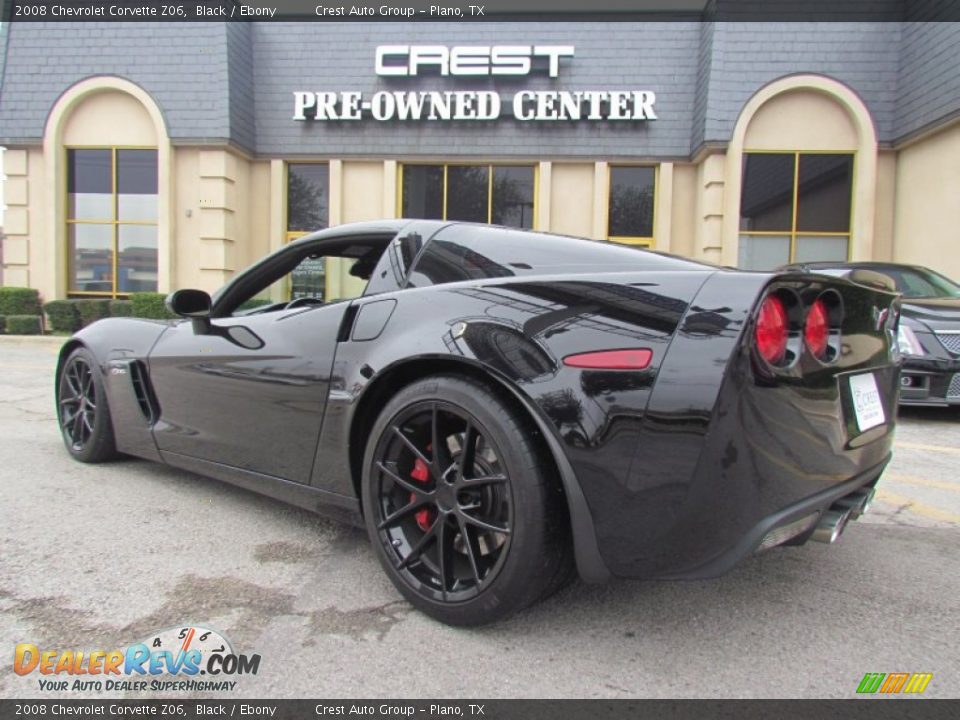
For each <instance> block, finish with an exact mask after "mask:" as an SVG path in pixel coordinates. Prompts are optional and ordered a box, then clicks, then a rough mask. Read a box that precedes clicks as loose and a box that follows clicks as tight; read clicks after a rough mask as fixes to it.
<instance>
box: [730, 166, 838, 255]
mask: <svg viewBox="0 0 960 720" xmlns="http://www.w3.org/2000/svg"><path fill="white" fill-rule="evenodd" d="M852 190H853V155H851V154H840V153H800V152H791V153H768V152H756V153H745V154H744V156H743V184H742V190H741V194H740V253H739V265H740V267H742V268H744V269H748V270H770V269H773V268H775V267H777V266H778V265H783V264H784V263H788V262H813V261H816V260H840V261H845V260H846V259H847V256H848V253H849V250H850V207H851V194H852Z"/></svg>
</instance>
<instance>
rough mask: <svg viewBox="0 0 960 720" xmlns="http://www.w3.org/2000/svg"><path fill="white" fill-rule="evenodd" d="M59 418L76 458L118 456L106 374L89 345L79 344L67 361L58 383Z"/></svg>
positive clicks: (91, 459) (88, 459)
mask: <svg viewBox="0 0 960 720" xmlns="http://www.w3.org/2000/svg"><path fill="white" fill-rule="evenodd" d="M57 419H58V420H59V422H60V432H61V434H62V435H63V442H64V444H65V445H66V446H67V451H68V452H69V453H70V454H71V455H72V456H73V457H74V458H75V459H77V460H79V461H80V462H87V463H97V462H103V461H105V460H111V459H113V458H114V457H116V455H117V450H116V445H115V443H114V438H113V424H112V421H111V420H110V408H109V407H108V406H107V394H106V392H104V389H103V377H102V376H101V374H100V369H99V367H98V366H97V361H96V358H94V356H93V354H92V353H91V352H90V351H89V350H87V349H86V348H82V347H80V348H77V349H76V350H74V351H73V352H72V353H70V355H69V357H67V359H66V361H65V362H64V363H63V369H62V370H61V372H60V378H59V380H58V383H57Z"/></svg>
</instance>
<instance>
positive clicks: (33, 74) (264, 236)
mask: <svg viewBox="0 0 960 720" xmlns="http://www.w3.org/2000/svg"><path fill="white" fill-rule="evenodd" d="M0 33H2V36H0V41H2V45H3V47H2V52H0V63H2V65H0V78H2V85H0V145H3V146H5V147H6V148H7V151H6V153H5V157H4V172H5V175H6V188H5V190H6V193H5V195H6V197H5V199H6V204H7V210H6V217H5V227H4V232H5V235H6V237H5V238H4V240H3V247H2V283H3V284H4V285H17V286H30V287H35V288H38V289H39V290H40V291H41V293H42V295H43V297H44V299H45V300H51V299H55V298H63V297H98V296H99V297H118V296H120V297H122V296H124V295H126V294H128V293H130V292H137V291H147V290H158V291H161V292H166V291H168V290H170V289H172V288H176V287H200V288H203V289H206V290H214V289H215V288H217V287H219V286H220V285H222V284H223V283H224V282H225V281H227V280H229V279H230V278H231V277H233V276H234V275H235V274H236V273H237V272H238V271H240V270H241V269H243V268H244V267H245V266H247V265H248V264H250V263H251V262H253V261H254V260H256V259H257V258H259V257H261V256H262V255H264V254H266V253H268V252H270V251H272V250H275V249H277V248H279V247H281V246H283V245H284V243H287V242H289V241H290V240H291V239H293V238H296V237H298V236H300V235H303V234H304V233H306V232H308V231H312V230H315V229H318V228H321V227H326V226H330V225H337V224H341V223H347V222H352V221H358V220H370V219H377V218H394V217H411V218H441V219H444V218H445V219H450V220H469V221H477V222H484V223H486V222H493V223H499V224H504V225H511V226H516V227H524V228H531V229H536V230H542V231H549V232H554V233H562V234H571V235H580V236H585V237H589V238H595V239H597V240H606V241H613V242H621V243H628V244H632V245H638V246H645V247H650V248H653V249H655V250H658V251H664V252H670V253H676V254H679V255H683V256H688V257H692V258H699V259H703V260H707V261H710V262H714V263H719V264H723V265H731V266H739V267H744V268H753V269H767V268H772V267H775V266H777V265H779V264H782V263H786V262H789V261H805V260H807V261H812V260H822V259H847V258H849V259H854V260H893V261H897V262H906V263H919V264H923V265H927V266H930V267H932V268H934V269H937V270H939V271H941V272H943V273H946V274H948V275H951V276H953V277H954V278H960V23H945V22H941V23H922V22H899V21H898V22H825V23H809V22H791V23H772V22H703V21H701V20H698V19H697V18H691V19H690V20H689V21H686V20H683V19H682V18H681V19H676V20H673V21H669V22H668V21H664V22H577V23H566V22H552V23H551V22H544V23H533V22H518V23H493V22H490V23H481V22H464V23H430V22H421V23H405V22H389V23H363V22H343V23H340V22H336V23H335V22H314V23H301V24H291V23H283V22H257V23H155V24H154V23H142V22H140V23H93V22H84V23H12V24H11V23H4V24H3V27H2V30H0ZM324 282H325V286H326V287H325V291H326V295H327V296H328V297H330V298H334V297H343V296H346V295H349V294H350V293H351V292H354V291H355V290H356V285H355V283H357V282H358V281H357V280H356V279H354V278H352V277H350V276H349V275H348V273H347V268H346V267H342V266H336V265H334V264H333V263H331V265H330V266H329V267H327V268H326V275H325V280H324Z"/></svg>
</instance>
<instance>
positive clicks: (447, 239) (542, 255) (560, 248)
mask: <svg viewBox="0 0 960 720" xmlns="http://www.w3.org/2000/svg"><path fill="white" fill-rule="evenodd" d="M657 268H662V269H665V270H694V269H700V270H702V269H703V266H702V265H700V264H698V263H695V262H691V261H686V260H682V259H680V258H674V257H670V256H665V255H659V254H657V253H652V252H647V251H644V250H640V249H638V248H634V247H630V246H626V245H618V244H616V243H611V242H604V241H599V240H596V241H592V240H582V239H580V238H570V237H564V236H562V235H547V234H543V233H535V232H524V231H520V230H517V231H514V230H504V229H503V228H492V227H482V226H476V225H457V224H455V225H449V226H447V227H445V228H443V229H442V230H440V232H438V233H437V234H436V235H435V236H434V237H433V239H432V240H431V241H430V243H429V244H428V245H427V247H426V248H425V249H424V251H423V253H422V254H421V256H420V259H419V260H418V261H417V264H416V266H415V267H414V269H413V272H412V273H411V276H410V285H412V286H414V287H424V286H427V285H442V284H445V283H452V282H462V281H465V280H486V279H489V278H498V277H514V276H516V277H521V276H524V275H552V274H557V275H566V274H571V273H591V272H596V273H600V272H619V271H623V270H651V269H657Z"/></svg>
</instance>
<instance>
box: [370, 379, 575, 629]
mask: <svg viewBox="0 0 960 720" xmlns="http://www.w3.org/2000/svg"><path fill="white" fill-rule="evenodd" d="M530 435H531V433H530V430H529V427H528V424H527V422H525V421H524V418H522V417H520V416H519V415H518V414H517V413H516V412H515V411H514V410H513V409H512V408H510V407H508V406H507V405H506V404H504V403H503V401H502V400H501V399H500V398H499V397H498V396H497V395H495V394H494V393H492V392H491V391H490V389H489V388H487V387H485V386H483V385H480V384H479V383H475V382H474V381H471V380H467V379H465V378H455V377H447V376H444V377H440V378H436V379H430V380H425V381H420V382H418V383H414V384H413V385H411V386H408V387H407V388H405V389H404V390H403V391H401V392H400V393H399V394H398V395H397V396H396V397H395V398H394V399H393V400H392V401H391V402H390V403H388V404H387V407H386V408H385V409H384V411H383V413H382V414H381V417H380V418H379V419H378V421H377V423H376V425H375V428H374V433H373V435H372V438H371V441H370V445H369V447H368V450H367V458H366V461H365V482H364V512H365V516H366V522H367V528H368V531H369V533H370V536H371V540H372V541H373V543H374V545H375V547H376V548H377V550H378V555H379V557H380V559H381V563H382V564H383V565H384V567H385V568H386V570H387V573H388V575H389V576H390V578H391V580H392V581H393V582H394V584H395V585H396V586H397V588H398V589H399V590H400V591H401V592H402V593H403V594H404V595H405V596H406V597H407V598H408V599H410V600H411V602H413V604H414V605H416V606H417V607H419V608H420V609H421V610H424V611H425V612H427V613H428V614H430V615H432V616H434V617H436V618H438V619H440V620H442V621H444V622H448V623H452V624H458V625H475V624H480V623H484V622H489V621H491V620H493V619H497V618H499V617H502V616H505V615H506V614H509V613H510V612H513V611H515V610H517V609H520V608H521V607H523V606H525V605H527V604H529V603H530V602H533V601H535V600H536V599H538V598H539V597H540V596H542V595H543V594H544V592H545V590H546V589H547V586H548V585H550V584H551V582H552V580H553V573H555V572H557V571H558V570H557V567H558V566H559V565H563V566H564V567H565V568H566V567H567V564H566V557H565V545H564V543H563V542H562V540H560V539H558V538H557V537H556V535H557V534H558V526H559V525H560V523H557V522H554V521H553V520H554V519H555V518H556V513H557V512H558V510H557V508H556V507H555V503H554V502H553V500H555V499H556V494H552V495H551V494H547V493H544V492H542V491H543V490H544V489H545V488H546V487H547V486H548V485H550V484H551V483H550V481H548V479H547V478H548V475H547V474H546V473H544V472H542V470H543V469H544V467H543V466H544V462H543V460H542V458H541V457H540V453H539V451H538V450H537V449H536V446H535V444H534V443H533V442H531V439H530V437H529V436H530ZM521 523H522V526H521ZM538 557H539V559H540V562H539V563H538V562H537V558H538ZM544 558H547V560H546V561H544Z"/></svg>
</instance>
